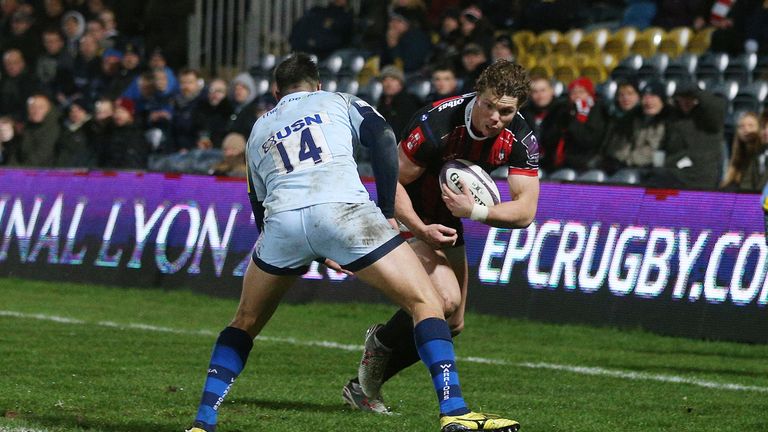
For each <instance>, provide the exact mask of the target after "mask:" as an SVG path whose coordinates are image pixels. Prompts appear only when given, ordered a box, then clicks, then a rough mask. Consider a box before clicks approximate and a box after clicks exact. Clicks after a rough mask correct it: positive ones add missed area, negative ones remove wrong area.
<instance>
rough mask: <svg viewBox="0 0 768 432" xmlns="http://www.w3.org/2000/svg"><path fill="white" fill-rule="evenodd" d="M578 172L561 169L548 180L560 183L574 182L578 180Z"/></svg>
mask: <svg viewBox="0 0 768 432" xmlns="http://www.w3.org/2000/svg"><path fill="white" fill-rule="evenodd" d="M576 176H577V174H576V171H575V170H573V169H571V168H562V169H559V170H557V171H555V172H553V173H552V174H550V175H549V177H547V179H548V180H559V181H574V180H576Z"/></svg>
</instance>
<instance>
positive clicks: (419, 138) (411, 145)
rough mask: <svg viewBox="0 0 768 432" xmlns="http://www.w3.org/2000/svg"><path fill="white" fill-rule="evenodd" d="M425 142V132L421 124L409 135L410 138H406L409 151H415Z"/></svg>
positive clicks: (406, 146)
mask: <svg viewBox="0 0 768 432" xmlns="http://www.w3.org/2000/svg"><path fill="white" fill-rule="evenodd" d="M423 142H424V132H422V130H421V126H419V127H417V128H416V129H414V130H413V131H411V134H410V135H408V139H406V140H405V148H406V149H408V150H409V151H413V150H415V149H417V148H419V146H420V145H421V143H423Z"/></svg>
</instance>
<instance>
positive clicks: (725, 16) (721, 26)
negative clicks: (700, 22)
mask: <svg viewBox="0 0 768 432" xmlns="http://www.w3.org/2000/svg"><path fill="white" fill-rule="evenodd" d="M762 3H763V2H757V1H756V0H739V1H731V0H714V1H712V2H711V4H712V8H711V9H710V15H709V24H710V25H712V26H714V27H716V30H715V31H714V33H712V42H711V44H710V51H713V52H726V53H728V54H731V55H738V54H740V53H742V52H744V48H745V47H744V43H745V41H746V30H747V29H748V28H752V27H753V24H752V23H753V22H754V20H755V18H756V16H755V14H756V13H757V11H756V10H755V9H756V8H757V7H758V6H760V5H761V4H762Z"/></svg>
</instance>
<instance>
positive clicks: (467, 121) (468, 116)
mask: <svg viewBox="0 0 768 432" xmlns="http://www.w3.org/2000/svg"><path fill="white" fill-rule="evenodd" d="M475 102H477V95H475V97H473V98H472V100H470V101H469V103H467V107H466V108H464V126H466V127H467V132H469V136H470V137H472V139H473V140H475V141H483V140H486V139H488V137H484V136H479V135H475V133H474V132H473V131H472V108H474V106H475Z"/></svg>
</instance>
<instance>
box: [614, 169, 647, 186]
mask: <svg viewBox="0 0 768 432" xmlns="http://www.w3.org/2000/svg"><path fill="white" fill-rule="evenodd" d="M606 183H616V184H629V185H636V184H639V183H640V172H639V171H638V170H636V169H634V168H625V169H621V170H619V171H617V172H616V173H615V174H613V175H612V176H610V177H608V178H607V179H606Z"/></svg>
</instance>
